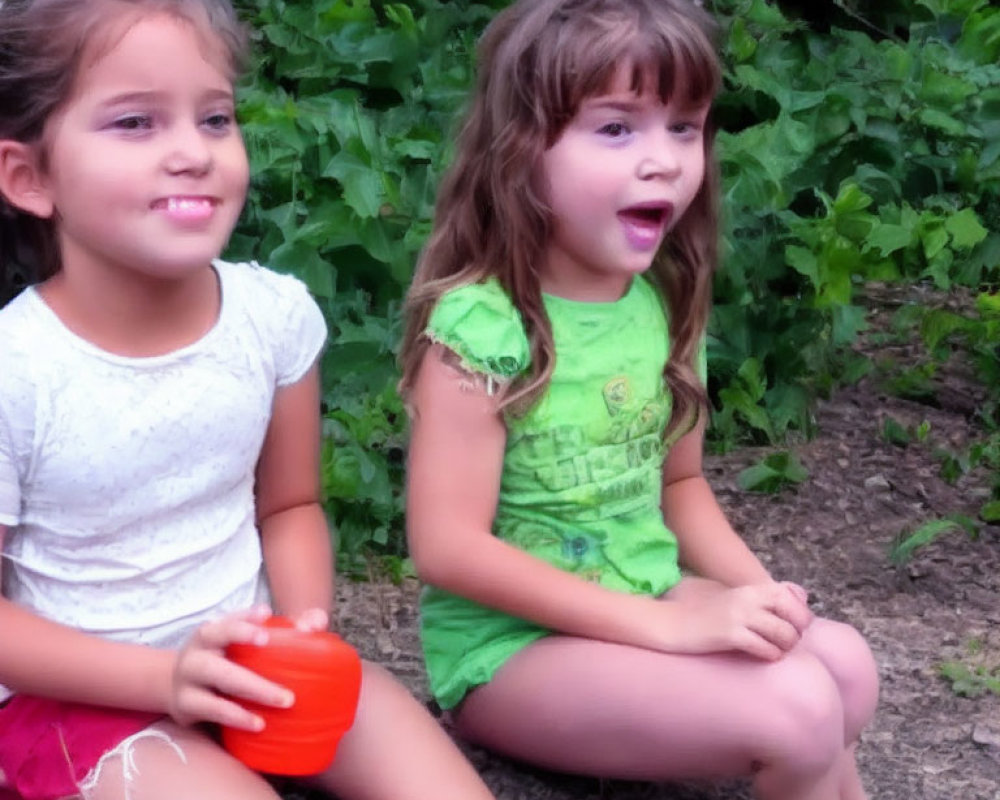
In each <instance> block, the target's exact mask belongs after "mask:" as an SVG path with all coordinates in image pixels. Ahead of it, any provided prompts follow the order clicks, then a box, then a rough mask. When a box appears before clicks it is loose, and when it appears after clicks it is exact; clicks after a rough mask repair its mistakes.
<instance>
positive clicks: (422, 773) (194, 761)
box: [84, 662, 493, 800]
mask: <svg viewBox="0 0 1000 800" xmlns="http://www.w3.org/2000/svg"><path fill="white" fill-rule="evenodd" d="M363 669H364V673H363V674H364V677H363V681H362V688H361V700H360V703H359V705H358V714H357V718H356V720H355V723H354V726H353V727H352V728H351V730H350V731H348V733H347V734H346V735H345V736H344V738H343V740H342V741H341V743H340V747H339V749H338V751H337V758H336V761H335V762H334V764H333V766H332V767H330V769H329V770H328V771H327V772H326V773H325V774H324V775H321V776H319V777H317V778H315V779H313V780H312V782H313V783H315V784H316V785H317V786H319V787H321V788H323V789H326V790H327V791H331V792H334V793H335V794H336V795H337V796H338V797H339V798H341V800H426V798H428V797H433V798H436V799H438V800H492V798H493V795H492V794H491V793H490V791H489V789H487V788H486V785H485V784H484V783H483V782H482V780H481V779H480V778H479V776H478V775H477V774H476V772H475V770H474V769H473V768H472V766H471V765H470V764H469V762H468V761H467V760H466V759H465V757H464V756H463V755H462V753H461V751H460V750H459V749H458V748H457V747H456V746H455V743H454V742H453V741H452V740H451V739H450V738H449V736H448V735H447V733H445V731H444V730H443V729H442V728H441V726H440V725H438V723H437V721H436V720H435V719H434V718H433V717H432V716H431V715H430V714H429V713H428V712H427V710H426V709H425V708H424V707H423V706H422V705H420V703H419V702H417V700H416V699H415V698H414V697H413V696H412V695H410V694H409V692H407V691H406V689H404V688H403V686H401V685H400V684H399V683H397V682H396V681H395V679H393V678H392V677H391V676H390V675H389V673H387V672H386V671H385V670H384V669H382V668H381V667H378V666H376V665H374V664H369V663H367V662H366V663H365V664H364V667H363ZM155 727H156V729H159V730H161V731H162V732H163V733H164V734H165V735H166V736H167V737H168V740H164V739H163V738H156V737H152V736H150V737H143V738H139V739H137V740H136V741H135V742H134V743H132V744H131V745H130V747H129V748H128V750H127V752H126V753H120V754H116V755H113V756H111V757H109V758H108V760H107V762H106V763H105V765H104V766H103V767H102V769H101V772H100V777H99V780H98V781H97V785H96V786H95V787H94V789H93V790H92V791H90V792H88V793H87V794H86V795H85V797H84V800H177V798H188V797H189V798H198V800H233V798H239V800H280V798H279V795H278V794H277V793H276V792H275V791H274V789H273V788H272V787H271V786H270V784H269V783H268V782H267V781H266V780H264V779H263V778H262V777H261V776H259V775H258V774H257V773H255V772H254V771H252V770H250V769H247V768H246V767H245V766H243V765H242V764H241V763H240V762H238V761H237V760H236V759H234V758H233V757H232V756H230V755H229V754H228V753H226V752H225V750H223V749H222V747H220V746H219V744H218V743H216V742H215V741H213V740H212V739H211V738H209V737H208V736H206V735H205V734H203V733H201V732H200V731H197V730H192V729H189V728H181V727H179V726H177V725H174V724H172V723H158V725H157V726H155Z"/></svg>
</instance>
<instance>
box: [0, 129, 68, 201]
mask: <svg viewBox="0 0 1000 800" xmlns="http://www.w3.org/2000/svg"><path fill="white" fill-rule="evenodd" d="M44 178H45V176H44V174H43V171H42V168H41V165H40V163H39V159H38V151H37V148H35V147H32V146H31V145H29V144H25V143H24V142H15V141H13V140H11V139H0V195H3V197H4V199H5V200H6V201H7V202H8V203H10V204H11V205H12V206H14V208H18V209H20V210H21V211H24V212H25V213H28V214H31V215H33V216H36V217H41V218H42V219H48V218H49V217H51V216H52V215H53V213H54V212H55V207H54V205H53V203H52V199H51V197H50V196H49V192H48V189H47V187H46V182H45V180H44Z"/></svg>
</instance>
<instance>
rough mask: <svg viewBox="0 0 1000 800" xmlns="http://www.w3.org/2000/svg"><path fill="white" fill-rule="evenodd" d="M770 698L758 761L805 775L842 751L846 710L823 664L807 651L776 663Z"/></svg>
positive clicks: (821, 770)
mask: <svg viewBox="0 0 1000 800" xmlns="http://www.w3.org/2000/svg"><path fill="white" fill-rule="evenodd" d="M770 700H771V703H770V719H768V720H767V721H766V723H765V724H764V726H763V728H764V731H765V733H764V736H762V738H761V742H760V746H761V748H762V753H761V755H760V757H759V759H758V760H759V762H760V765H761V766H763V767H767V766H772V767H777V768H779V769H780V770H781V771H783V772H792V773H796V774H803V775H809V774H817V775H818V774H823V773H825V772H827V771H828V770H829V769H830V768H831V767H832V766H833V764H834V763H835V762H836V761H837V760H838V759H839V758H840V757H841V755H842V754H843V751H844V740H843V736H844V734H843V731H844V710H843V706H842V704H841V699H840V692H839V691H838V689H837V686H836V684H835V683H834V681H833V679H832V678H831V676H830V674H829V672H828V671H827V670H826V668H825V667H824V665H823V664H822V663H821V662H820V661H819V660H818V659H815V658H813V657H811V656H809V655H808V654H805V653H803V654H801V655H798V654H790V655H788V656H786V657H785V658H784V659H783V660H782V661H781V662H778V663H777V664H775V670H774V673H773V675H772V682H771V697H770Z"/></svg>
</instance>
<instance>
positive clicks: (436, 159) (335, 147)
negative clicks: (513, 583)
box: [227, 0, 495, 571]
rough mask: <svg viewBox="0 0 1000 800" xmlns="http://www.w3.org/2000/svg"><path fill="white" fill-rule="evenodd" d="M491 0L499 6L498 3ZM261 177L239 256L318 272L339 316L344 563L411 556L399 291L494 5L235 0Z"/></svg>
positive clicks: (328, 489)
mask: <svg viewBox="0 0 1000 800" xmlns="http://www.w3.org/2000/svg"><path fill="white" fill-rule="evenodd" d="M494 5H495V4H494ZM237 6H238V8H239V10H240V12H241V14H242V16H243V18H244V19H245V20H246V21H247V22H248V23H249V25H250V26H251V29H252V33H253V46H254V53H255V59H256V60H255V61H254V63H253V65H252V68H251V70H250V71H249V74H248V76H247V78H246V80H245V81H244V82H243V85H242V86H241V87H240V91H239V116H240V121H241V124H242V128H243V134H244V137H245V139H246V143H247V149H248V152H249V154H250V161H251V170H252V174H253V180H252V185H251V189H250V195H249V199H248V203H247V209H246V212H245V214H244V216H243V219H242V220H241V223H240V225H239V227H238V228H237V231H236V233H235V235H234V236H233V241H232V244H231V246H230V250H229V252H228V253H227V256H228V257H232V258H258V259H260V260H261V261H263V262H265V263H267V264H268V265H269V266H272V267H274V268H276V269H279V270H283V271H287V272H291V273H293V274H295V275H297V276H298V277H300V278H301V279H302V280H304V281H305V282H306V284H307V285H308V286H309V288H310V289H311V290H312V292H313V294H314V295H316V297H317V298H319V300H320V302H321V305H322V306H323V308H324V311H325V312H326V316H327V320H328V322H329V324H330V343H329V347H328V349H327V351H326V354H325V357H324V361H323V376H324V387H323V388H324V392H323V406H324V412H325V413H324V417H325V419H324V428H323V431H324V444H323V451H322V486H323V493H324V498H325V502H326V507H327V509H328V512H329V514H330V517H331V520H332V522H333V523H334V526H335V527H336V529H337V531H338V551H339V563H340V567H341V569H344V570H348V571H355V570H361V569H363V568H364V560H365V558H366V555H367V554H368V553H369V552H371V551H373V552H380V553H395V554H402V553H403V552H405V545H404V542H403V538H402V525H401V519H402V506H403V503H402V482H403V479H402V478H403V460H404V457H403V448H404V444H405V431H406V420H405V416H406V415H405V413H404V412H403V409H402V404H401V402H400V399H399V396H398V394H397V392H396V389H395V384H396V381H397V380H398V374H397V369H396V364H395V358H396V351H397V349H398V342H399V335H400V311H399V306H400V300H401V298H402V295H403V293H404V291H405V289H406V286H407V284H408V283H409V279H410V275H411V271H412V268H413V264H414V262H415V260H416V256H417V254H418V252H419V250H420V247H421V246H422V245H423V242H424V239H425V238H426V236H427V234H428V232H429V230H430V220H431V216H432V211H433V203H434V191H435V187H436V185H437V182H438V179H439V177H440V175H441V172H442V170H443V168H444V164H445V163H446V161H447V159H448V155H449V143H450V139H449V132H450V131H451V130H452V129H453V128H454V125H455V119H456V114H457V111H458V110H459V109H460V107H461V105H462V103H463V102H464V100H465V97H466V93H467V89H468V86H469V85H470V83H471V80H472V54H473V50H474V44H475V41H476V39H477V38H478V35H479V32H480V31H481V29H482V28H483V26H484V25H485V24H486V22H487V21H488V19H489V18H490V17H491V16H492V14H493V13H494V8H491V7H490V5H489V4H483V3H470V2H462V1H461V0H453V1H452V2H440V1H439V0H417V1H415V2H408V3H387V2H379V1H378V0H303V1H302V2H299V0H296V2H290V1H286V0H238V2H237Z"/></svg>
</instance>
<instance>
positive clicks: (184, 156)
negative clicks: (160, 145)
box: [164, 124, 213, 175]
mask: <svg viewBox="0 0 1000 800" xmlns="http://www.w3.org/2000/svg"><path fill="white" fill-rule="evenodd" d="M212 162H213V156H212V148H211V146H210V144H209V142H208V140H207V138H206V134H205V132H204V131H202V130H201V129H200V128H199V127H198V126H197V125H193V124H178V125H176V126H175V127H174V129H173V130H172V131H171V132H170V137H169V140H168V145H167V155H166V159H165V162H164V163H165V167H166V169H167V171H168V172H170V173H171V174H174V175H184V174H190V175H204V174H206V173H207V172H208V171H209V170H211V168H212Z"/></svg>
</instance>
